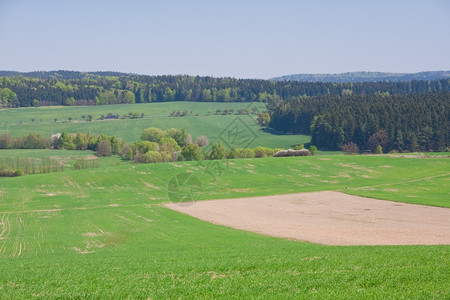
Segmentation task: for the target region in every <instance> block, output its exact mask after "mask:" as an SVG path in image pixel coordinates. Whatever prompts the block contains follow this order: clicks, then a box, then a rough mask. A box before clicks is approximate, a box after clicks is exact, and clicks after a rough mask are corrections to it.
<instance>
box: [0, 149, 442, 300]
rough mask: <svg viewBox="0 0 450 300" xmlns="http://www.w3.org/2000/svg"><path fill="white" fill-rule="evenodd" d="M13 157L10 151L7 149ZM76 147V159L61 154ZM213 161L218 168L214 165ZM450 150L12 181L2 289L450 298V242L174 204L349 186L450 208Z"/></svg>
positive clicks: (2, 242)
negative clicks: (333, 237) (335, 238)
mask: <svg viewBox="0 0 450 300" xmlns="http://www.w3.org/2000/svg"><path fill="white" fill-rule="evenodd" d="M0 153H1V152H0ZM61 155H62V154H61ZM206 170H209V171H210V172H209V173H208V172H205V171H206ZM449 170H450V161H449V160H448V159H446V158H400V157H390V156H343V155H331V156H319V157H291V158H266V159H241V160H232V161H229V162H221V161H218V162H202V163H198V162H189V163H183V162H180V163H165V164H152V165H131V164H128V163H123V162H121V161H120V160H119V159H118V158H109V159H107V160H103V159H102V167H101V168H98V169H94V170H82V171H72V170H69V171H65V172H63V173H51V174H41V175H29V176H23V177H18V178H0V224H2V225H0V236H1V238H0V261H1V263H2V268H0V293H1V295H2V298H6V299H7V298H11V299H13V298H14V299H17V298H34V297H38V298H57V297H59V298H92V299H95V298H109V299H110V298H133V299H136V298H140V299H147V298H151V299H153V298H165V299H173V298H182V299H194V298H207V299H213V298H223V299H230V298H231V299H248V298H263V299H310V298H327V299H329V298H337V299H348V298H372V299H374V298H417V299H430V298H448V297H449V295H450V287H449V286H448V282H449V280H450V274H449V272H448V270H449V268H450V246H448V245H447V246H445V245H443V246H371V247H368V246H352V247H343V246H322V245H315V244H309V243H304V242H298V241H290V240H285V239H278V238H272V237H266V236H262V235H258V234H254V233H249V232H245V231H239V230H234V229H230V228H226V227H222V226H216V225H213V224H209V223H206V222H203V221H200V220H197V219H195V218H192V217H188V216H186V215H182V214H179V213H177V212H174V211H171V210H168V209H166V208H164V207H162V206H160V203H162V202H166V201H168V198H167V192H168V191H167V189H168V182H169V181H170V180H171V178H172V177H173V176H175V175H177V174H180V173H183V172H192V173H193V174H194V175H195V176H196V177H197V178H198V180H199V182H200V183H201V185H202V189H201V191H200V192H199V194H198V198H199V199H218V198H225V197H242V196H254V195H271V194H279V193H291V192H306V191H319V190H338V191H345V192H348V193H351V194H356V195H361V196H367V197H374V198H380V199H388V200H394V201H401V202H408V203H421V204H427V205H435V206H443V207H450V201H449V199H450V197H449V191H450V188H449V185H450V173H449Z"/></svg>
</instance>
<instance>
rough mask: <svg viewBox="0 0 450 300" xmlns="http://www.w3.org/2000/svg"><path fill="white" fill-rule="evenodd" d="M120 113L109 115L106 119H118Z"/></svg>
mask: <svg viewBox="0 0 450 300" xmlns="http://www.w3.org/2000/svg"><path fill="white" fill-rule="evenodd" d="M118 118H119V115H107V116H106V117H105V119H118Z"/></svg>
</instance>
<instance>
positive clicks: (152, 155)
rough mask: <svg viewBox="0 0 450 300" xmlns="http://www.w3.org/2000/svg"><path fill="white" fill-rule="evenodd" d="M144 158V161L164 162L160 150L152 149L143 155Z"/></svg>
mask: <svg viewBox="0 0 450 300" xmlns="http://www.w3.org/2000/svg"><path fill="white" fill-rule="evenodd" d="M142 160H143V161H142V162H144V163H159V162H162V156H161V153H159V152H158V151H152V150H151V151H148V152H147V153H145V154H144V155H143V156H142Z"/></svg>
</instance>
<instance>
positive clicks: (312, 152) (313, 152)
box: [309, 145, 317, 155]
mask: <svg viewBox="0 0 450 300" xmlns="http://www.w3.org/2000/svg"><path fill="white" fill-rule="evenodd" d="M309 152H311V155H316V153H317V147H316V146H314V145H313V146H311V147H309Z"/></svg>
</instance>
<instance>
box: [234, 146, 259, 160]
mask: <svg viewBox="0 0 450 300" xmlns="http://www.w3.org/2000/svg"><path fill="white" fill-rule="evenodd" d="M254 157H255V152H254V151H253V149H248V148H237V149H236V158H254Z"/></svg>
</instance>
